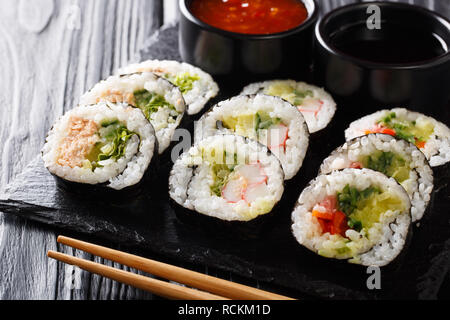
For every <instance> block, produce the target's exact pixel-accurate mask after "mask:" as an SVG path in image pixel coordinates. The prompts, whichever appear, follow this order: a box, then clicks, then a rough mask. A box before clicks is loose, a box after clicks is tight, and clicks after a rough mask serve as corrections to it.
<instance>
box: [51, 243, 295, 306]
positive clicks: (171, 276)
mask: <svg viewBox="0 0 450 320" xmlns="http://www.w3.org/2000/svg"><path fill="white" fill-rule="evenodd" d="M58 242H59V243H61V244H64V245H68V246H70V247H73V248H75V249H79V250H82V251H85V252H88V253H91V254H93V255H96V256H99V257H102V258H104V259H107V260H111V261H115V262H118V263H120V264H122V265H126V266H128V267H131V268H135V269H137V270H141V271H144V272H146V273H149V274H153V275H155V276H158V277H160V278H163V279H167V280H171V281H175V282H178V283H182V284H185V285H187V286H189V287H192V288H197V289H199V290H202V291H206V292H210V293H212V294H214V295H216V297H217V296H220V297H226V298H229V299H234V300H293V299H292V298H289V297H286V296H282V295H278V294H274V293H271V292H267V291H263V290H260V289H256V288H252V287H248V286H245V285H242V284H238V283H234V282H231V281H227V280H223V279H220V278H215V277H212V276H208V275H205V274H202V273H199V272H195V271H191V270H187V269H183V268H180V267H176V266H173V265H170V264H165V263H162V262H158V261H155V260H150V259H146V258H142V257H139V256H136V255H132V254H129V253H125V252H121V251H118V250H114V249H109V248H106V247H102V246H98V245H95V244H91V243H88V242H83V241H80V240H76V239H72V238H67V237H63V236H59V237H58ZM83 261H84V260H83ZM87 271H89V270H87ZM144 278H145V277H144Z"/></svg>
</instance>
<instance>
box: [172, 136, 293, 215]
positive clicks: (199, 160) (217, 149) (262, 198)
mask: <svg viewBox="0 0 450 320" xmlns="http://www.w3.org/2000/svg"><path fill="white" fill-rule="evenodd" d="M283 183H284V173H283V170H282V168H281V165H280V162H279V161H278V159H277V158H276V157H275V156H274V155H272V154H271V152H270V151H269V150H268V149H267V148H266V147H265V146H263V145H261V144H259V143H258V142H256V141H253V140H250V139H247V138H244V137H240V136H234V135H217V136H212V137H209V138H206V139H205V140H202V141H200V142H198V143H197V144H195V145H194V146H193V147H192V148H191V149H190V150H189V151H188V152H186V153H184V154H183V155H182V156H181V157H180V158H179V159H178V160H177V161H176V163H175V165H174V167H173V169H172V172H171V174H170V178H169V194H170V197H171V199H172V200H173V201H174V202H176V203H177V204H178V205H179V206H181V207H183V208H185V209H188V210H189V211H190V212H197V213H198V214H201V215H205V216H208V217H212V218H214V219H216V220H220V221H223V222H225V221H226V222H249V221H253V220H255V219H257V218H258V217H262V216H265V215H268V214H269V213H270V212H271V211H272V210H273V208H274V207H275V205H276V204H277V203H278V202H279V201H280V199H281V197H282V195H283V191H284V185H283Z"/></svg>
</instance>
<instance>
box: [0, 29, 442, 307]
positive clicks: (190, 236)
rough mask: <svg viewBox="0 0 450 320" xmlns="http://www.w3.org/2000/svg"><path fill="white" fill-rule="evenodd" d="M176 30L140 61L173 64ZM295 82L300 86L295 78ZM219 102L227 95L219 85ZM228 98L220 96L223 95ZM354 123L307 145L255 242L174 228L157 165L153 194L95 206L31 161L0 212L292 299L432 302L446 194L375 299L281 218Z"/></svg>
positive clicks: (351, 272)
mask: <svg viewBox="0 0 450 320" xmlns="http://www.w3.org/2000/svg"><path fill="white" fill-rule="evenodd" d="M177 38H178V29H177V26H171V27H168V28H165V29H163V30H161V31H160V32H159V33H158V34H157V35H155V37H153V38H152V39H151V42H150V43H149V46H148V48H147V49H145V50H143V51H142V52H141V59H142V60H144V59H150V58H152V59H174V60H180V57H179V55H178V44H177ZM302 80H304V79H302ZM219 84H220V85H221V89H225V90H222V93H221V96H220V97H219V99H222V98H226V97H229V96H231V95H232V94H236V93H238V92H234V91H233V90H234V89H231V90H230V88H231V87H230V86H227V84H226V83H225V84H224V83H219ZM227 89H228V90H227ZM355 118H357V115H355V114H350V115H349V114H345V112H343V111H340V112H339V113H338V114H337V116H336V119H335V120H336V121H335V122H334V123H333V124H332V127H331V130H330V131H329V132H328V134H322V135H321V136H317V137H313V141H312V147H311V148H310V151H309V156H308V158H307V160H306V161H305V165H304V167H303V168H302V171H301V173H300V178H298V179H295V180H294V181H291V182H289V183H288V184H287V186H286V190H287V191H286V192H285V195H284V196H283V200H282V202H283V207H282V208H283V210H282V212H280V214H279V215H278V216H277V217H276V218H275V219H274V220H273V221H272V225H271V227H270V228H269V229H267V230H265V231H264V233H263V234H261V235H260V236H259V237H258V238H256V239H250V240H248V239H247V240H243V239H240V238H235V237H232V236H229V237H227V236H223V235H221V236H218V235H213V234H211V233H207V232H205V230H202V229H199V228H198V227H197V226H193V225H191V224H189V223H186V222H183V221H181V220H179V219H178V218H177V216H176V214H175V212H174V210H173V208H172V207H171V206H170V203H169V197H168V193H167V179H168V175H169V172H170V168H171V165H172V164H171V163H170V162H166V163H163V164H162V166H161V168H160V170H159V176H158V178H157V180H156V181H155V182H154V185H155V186H157V188H151V186H148V187H147V189H145V192H143V193H141V194H139V195H137V196H136V197H133V198H128V199H124V200H125V201H121V200H120V199H119V200H115V201H108V202H104V201H99V200H95V199H91V200H89V199H84V198H81V197H80V196H78V195H74V194H69V193H65V192H63V191H61V190H58V189H57V187H56V184H55V181H54V179H53V177H52V176H51V175H50V174H49V173H48V172H47V170H46V169H45V168H44V166H43V163H42V160H41V159H40V157H37V158H36V159H35V160H34V161H33V162H32V163H31V164H30V165H29V166H28V167H27V168H25V170H24V171H23V172H22V173H21V174H20V175H19V176H18V177H17V179H16V180H15V181H14V182H13V183H12V184H11V185H9V186H7V188H6V191H5V194H4V195H1V196H0V211H2V212H5V213H12V214H16V215H19V216H22V217H25V218H27V219H31V220H35V221H39V222H41V223H44V224H47V225H50V226H53V227H56V228H60V229H63V230H70V231H76V232H81V233H85V234H89V235H93V236H95V237H100V238H103V239H106V240H109V241H113V242H115V243H117V244H121V245H124V246H131V247H136V248H142V249H145V250H150V251H151V252H154V253H157V254H160V255H162V256H165V257H167V258H170V259H174V260H175V261H180V262H189V263H195V264H199V265H206V266H208V267H213V268H217V269H219V270H224V271H230V272H232V273H234V274H237V275H239V276H242V277H246V278H249V279H254V280H259V281H263V282H267V283H273V284H276V285H279V286H282V287H286V288H290V289H294V290H297V291H298V292H299V297H301V296H304V295H305V294H306V295H307V296H312V297H319V298H328V299H333V298H334V299H380V298H396V299H398V298H401V299H416V298H423V299H428V298H431V299H432V298H436V297H437V295H438V293H439V290H440V288H441V286H442V283H443V282H444V279H445V276H446V274H447V273H448V272H449V269H450V228H449V224H450V216H448V214H449V212H450V203H449V198H450V190H449V186H448V179H447V180H444V181H443V182H442V181H441V182H440V185H438V186H437V189H436V191H435V194H434V200H433V203H432V205H431V209H432V210H430V211H431V212H429V214H428V215H427V216H426V217H425V218H424V220H423V221H422V222H421V225H420V227H414V230H413V237H412V240H411V243H410V245H409V247H408V248H407V249H406V250H405V251H404V254H403V256H402V257H401V259H399V261H397V262H396V263H395V264H394V265H392V266H390V267H388V268H384V269H382V270H381V273H382V282H381V283H382V290H376V291H370V290H368V289H367V286H366V280H367V278H368V276H369V275H368V274H367V273H366V269H365V268H362V267H360V266H353V265H348V264H345V263H341V262H335V261H331V260H326V259H323V258H321V257H318V256H316V255H314V254H312V253H310V252H308V251H307V250H306V249H304V248H302V247H300V246H299V245H297V243H296V242H295V240H294V238H293V237H292V235H291V233H290V213H291V209H292V207H293V205H294V203H295V200H296V199H297V198H298V196H299V195H300V193H301V191H302V190H303V188H304V186H305V185H306V183H307V182H308V181H309V180H310V179H312V178H314V177H315V175H316V173H317V171H318V167H319V165H320V162H321V160H322V159H323V158H324V157H325V156H326V155H327V154H329V153H330V152H331V151H332V150H333V149H334V148H335V147H337V146H339V145H340V144H342V143H343V130H344V129H345V127H346V126H347V125H348V123H349V122H350V121H352V120H354V119H355Z"/></svg>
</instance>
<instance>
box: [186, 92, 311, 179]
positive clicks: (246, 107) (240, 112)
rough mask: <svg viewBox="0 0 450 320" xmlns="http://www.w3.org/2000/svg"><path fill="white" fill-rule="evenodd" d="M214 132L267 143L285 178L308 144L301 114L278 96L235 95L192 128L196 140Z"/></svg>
mask: <svg viewBox="0 0 450 320" xmlns="http://www.w3.org/2000/svg"><path fill="white" fill-rule="evenodd" d="M216 134H236V135H240V136H245V137H248V138H250V139H253V140H257V141H259V142H260V143H262V144H264V145H266V146H267V147H268V148H269V149H270V151H271V152H272V153H273V154H274V155H276V156H277V157H278V159H279V160H280V162H281V164H282V166H283V170H284V173H285V178H286V180H290V179H292V178H293V177H294V176H295V175H296V174H297V173H298V171H299V170H300V168H301V167H302V164H303V160H304V158H305V155H306V152H307V150H308V146H309V132H308V126H307V125H306V122H305V119H304V118H303V116H302V114H301V113H300V112H299V111H298V110H297V108H295V107H294V106H293V105H291V104H290V103H289V102H287V101H284V100H282V99H280V98H278V97H271V96H267V95H251V96H238V97H234V98H232V99H229V100H226V101H222V102H220V103H219V104H217V105H216V106H215V107H213V108H212V109H211V110H210V111H209V112H207V113H206V114H205V115H204V116H203V117H202V118H201V119H200V121H199V123H198V124H197V126H196V128H195V141H200V140H201V139H203V138H204V137H208V136H212V135H216Z"/></svg>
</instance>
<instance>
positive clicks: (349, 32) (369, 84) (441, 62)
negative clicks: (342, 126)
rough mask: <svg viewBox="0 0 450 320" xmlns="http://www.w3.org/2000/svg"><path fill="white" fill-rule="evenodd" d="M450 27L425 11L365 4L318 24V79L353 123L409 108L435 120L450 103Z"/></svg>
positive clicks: (333, 14) (344, 9)
mask: <svg viewBox="0 0 450 320" xmlns="http://www.w3.org/2000/svg"><path fill="white" fill-rule="evenodd" d="M449 48H450V22H449V21H448V20H447V19H446V18H444V17H443V16H441V15H439V14H438V13H435V12H432V11H430V10H427V9H425V8H422V7H419V6H415V5H409V4H403V3H392V2H391V3H389V2H365V3H357V4H353V5H349V6H345V7H341V8H338V9H337V10H334V11H332V12H330V13H329V14H328V15H326V16H324V17H323V18H322V19H321V20H320V21H319V23H318V24H317V25H316V30H315V54H314V80H315V82H316V83H317V84H319V85H322V86H324V87H325V88H326V89H327V90H328V91H329V92H330V93H331V94H333V96H334V97H335V98H336V100H338V102H339V103H340V105H341V107H342V108H343V109H344V110H345V111H348V115H349V116H350V117H352V118H356V117H359V116H361V115H363V114H367V113H368V112H371V111H375V110H379V109H381V108H386V107H389V108H391V107H392V108H393V107H407V108H409V109H412V110H416V111H420V112H425V113H427V114H430V115H434V116H436V117H441V116H444V115H448V113H447V112H446V109H448V106H449V102H450V87H449V84H450V51H449Z"/></svg>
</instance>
